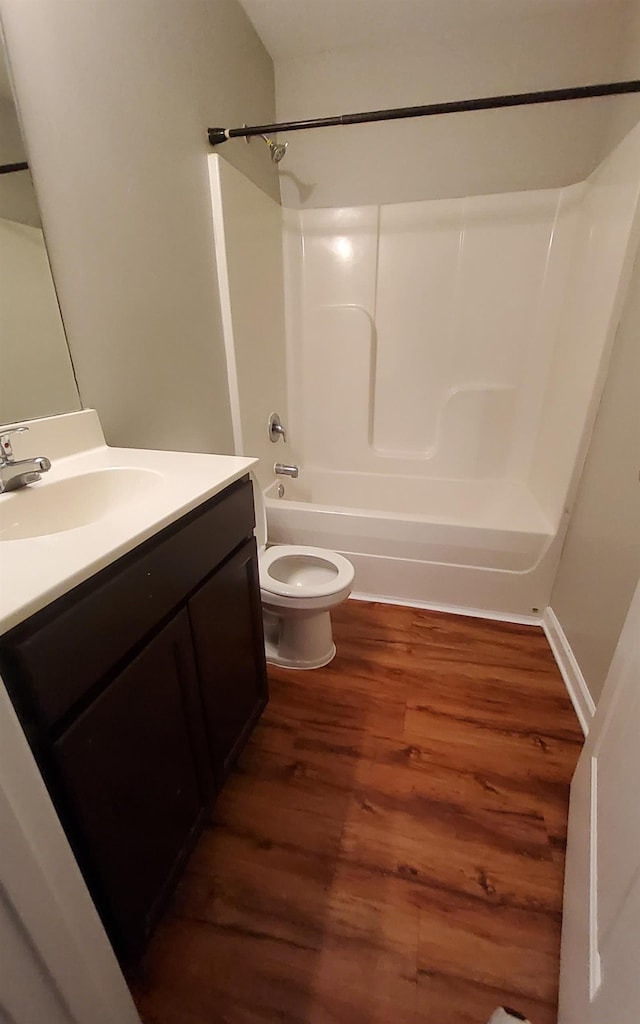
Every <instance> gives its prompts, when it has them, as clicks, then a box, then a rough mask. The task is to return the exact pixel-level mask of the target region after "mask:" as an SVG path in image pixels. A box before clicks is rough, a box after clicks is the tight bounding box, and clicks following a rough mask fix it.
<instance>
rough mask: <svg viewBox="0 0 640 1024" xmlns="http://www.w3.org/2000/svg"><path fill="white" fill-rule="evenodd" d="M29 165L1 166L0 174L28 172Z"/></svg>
mask: <svg viewBox="0 0 640 1024" xmlns="http://www.w3.org/2000/svg"><path fill="white" fill-rule="evenodd" d="M28 170H29V164H25V163H21V164H0V174H13V173H14V172H15V171H28Z"/></svg>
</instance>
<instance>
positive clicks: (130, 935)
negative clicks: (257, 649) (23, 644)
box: [53, 611, 206, 959]
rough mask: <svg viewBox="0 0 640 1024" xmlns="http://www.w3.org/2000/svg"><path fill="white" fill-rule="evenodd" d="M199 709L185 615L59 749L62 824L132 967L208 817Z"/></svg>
mask: <svg viewBox="0 0 640 1024" xmlns="http://www.w3.org/2000/svg"><path fill="white" fill-rule="evenodd" d="M194 701H197V680H196V678H195V671H194V664H193V649H192V643H191V633H190V629H189V620H188V617H187V613H186V611H182V612H180V614H179V615H177V616H176V618H175V619H173V620H172V621H171V622H170V623H169V625H167V626H166V627H165V628H164V629H163V630H162V631H161V632H160V633H159V634H158V635H157V636H156V637H155V638H154V639H153V640H152V641H151V642H150V643H149V644H148V646H147V647H145V648H144V650H143V651H142V652H141V653H140V654H139V655H138V657H136V658H135V659H134V660H133V661H132V662H131V663H130V664H129V665H128V666H127V668H126V669H125V670H124V671H123V672H122V673H121V675H119V676H118V677H117V678H116V679H115V680H114V681H113V682H112V683H111V684H110V685H109V687H108V688H107V689H106V690H105V692H104V693H103V694H102V695H101V696H100V697H99V698H98V699H97V700H96V701H94V703H93V704H91V706H90V707H89V708H88V709H87V710H86V711H85V712H84V713H83V714H82V715H80V717H79V718H78V719H77V720H76V721H75V723H74V724H73V725H72V726H71V727H70V728H69V729H68V730H67V732H65V733H64V734H63V735H62V736H61V738H60V739H59V740H57V742H56V743H55V744H54V749H53V760H54V766H55V772H56V775H57V776H58V779H57V782H58V785H59V787H60V797H61V800H62V808H61V809H62V811H63V816H64V817H65V818H68V821H66V822H65V824H66V825H67V828H68V833H69V835H70V838H71V840H72V843H73V845H74V846H75V847H76V853H77V856H78V859H79V862H80V865H81V867H82V868H83V870H84V872H85V876H86V878H87V882H88V884H89V888H90V889H91V891H92V894H93V896H94V899H95V900H96V904H97V906H98V909H99V910H100V911H101V913H102V915H103V917H104V919H105V924H106V925H107V930H108V931H109V932H110V934H111V937H112V940H113V941H114V945H115V946H116V949H117V950H118V952H119V953H120V954H121V955H123V956H124V958H125V959H129V958H131V957H134V956H136V955H137V954H138V953H139V952H140V951H141V949H142V947H143V945H144V942H145V939H146V937H147V935H148V933H149V931H150V929H151V927H152V925H153V922H154V919H155V917H156V915H157V913H158V910H159V907H160V905H161V903H162V897H163V895H164V893H165V891H166V890H167V889H168V886H169V885H170V882H171V879H172V876H173V875H174V873H175V872H176V870H177V869H178V868H179V866H180V863H181V860H182V858H183V856H184V855H185V854H186V853H187V852H188V850H189V848H190V840H191V837H192V835H193V834H194V832H195V830H196V828H197V825H198V823H199V819H200V816H201V814H202V812H203V808H204V803H205V788H206V787H205V785H204V784H203V779H202V776H201V775H200V774H199V771H198V766H199V764H200V761H199V756H198V755H199V742H198V729H197V725H198V723H197V718H196V716H195V715H194ZM195 710H196V711H197V706H196V707H195ZM202 742H204V737H202Z"/></svg>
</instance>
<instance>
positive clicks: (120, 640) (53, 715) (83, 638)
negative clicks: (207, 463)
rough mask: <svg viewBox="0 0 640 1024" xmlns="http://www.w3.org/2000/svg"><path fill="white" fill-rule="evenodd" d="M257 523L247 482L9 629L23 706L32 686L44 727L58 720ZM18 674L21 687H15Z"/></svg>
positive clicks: (5, 657)
mask: <svg viewBox="0 0 640 1024" xmlns="http://www.w3.org/2000/svg"><path fill="white" fill-rule="evenodd" d="M253 526H254V511H253V491H252V487H251V483H250V481H249V480H246V479H245V480H241V481H239V482H238V483H236V484H234V485H232V486H231V487H230V488H229V490H228V491H226V492H223V493H222V495H216V497H215V498H212V499H211V500H210V501H209V502H206V503H205V504H204V505H202V506H201V507H200V508H198V509H196V510H194V511H193V512H191V513H189V514H188V515H187V516H184V517H183V518H182V519H181V520H179V521H178V522H177V523H173V524H172V525H171V526H169V527H167V528H166V529H165V530H163V531H162V533H160V534H158V535H157V536H156V537H153V538H151V539H150V540H149V541H147V542H146V543H145V544H143V545H141V547H139V548H137V549H136V550H135V551H133V552H131V553H130V554H128V555H125V556H124V557H123V558H121V559H119V560H118V561H117V562H115V563H114V564H113V565H110V566H108V567H107V568H106V569H104V570H103V571H102V572H100V573H98V575H97V576H94V577H93V578H92V579H90V580H87V581H86V583H83V584H81V585H80V586H79V587H76V588H75V589H74V590H73V591H72V592H71V593H70V594H66V595H65V596H64V597H62V598H60V599H59V600H58V601H56V602H54V604H52V605H51V606H50V607H49V608H47V609H45V610H44V611H42V612H39V613H38V614H37V615H34V616H33V617H32V618H31V619H29V620H28V622H27V623H23V624H22V625H21V626H18V627H17V628H16V629H15V630H13V631H12V632H11V633H9V634H7V636H6V637H5V638H4V639H3V641H2V661H3V665H2V668H3V674H6V676H7V679H6V682H7V684H8V685H9V686H10V688H11V689H12V694H13V697H14V700H16V703H17V704H22V705H23V711H25V712H26V714H27V715H28V709H27V708H26V707H25V705H24V701H23V700H21V697H22V694H21V693H20V692H19V689H20V688H21V687H23V686H24V685H25V684H26V686H27V689H28V694H27V697H28V699H29V700H30V701H31V702H35V705H36V708H37V713H38V715H39V717H40V719H41V721H42V722H43V724H45V725H47V726H52V725H54V724H55V723H56V722H57V721H58V720H59V719H60V718H61V717H62V716H63V715H64V714H66V712H67V711H69V709H70V708H71V707H72V705H73V704H74V703H75V702H76V701H78V700H79V699H80V698H81V697H82V696H83V695H84V694H85V693H86V692H87V691H88V690H90V689H91V687H93V686H94V685H95V684H96V683H98V682H99V681H100V680H101V679H102V678H103V677H104V676H105V675H106V674H107V673H108V672H109V671H110V670H111V669H113V668H114V666H115V665H117V663H118V662H119V661H120V659H122V658H123V657H125V656H126V654H127V653H128V651H130V650H131V649H132V648H133V647H135V646H136V644H138V643H139V642H140V641H141V640H142V639H143V638H144V637H145V635H147V634H148V633H150V632H151V631H152V630H153V629H154V628H155V627H156V626H157V624H158V623H159V622H161V621H162V620H163V619H164V618H165V617H166V616H167V615H168V614H170V613H171V611H172V610H173V609H174V608H176V607H177V605H178V604H180V603H181V602H183V601H184V600H185V598H186V596H187V595H188V594H189V593H190V592H191V591H193V590H194V588H195V587H197V586H198V584H199V583H200V582H201V581H202V580H203V579H205V578H206V577H207V576H208V575H209V574H210V573H211V572H212V571H213V570H214V569H215V568H216V566H217V565H219V564H220V562H222V561H223V559H224V558H225V557H226V556H227V555H228V554H229V553H230V552H231V551H233V550H235V548H236V547H238V545H239V544H241V543H242V542H243V541H244V540H245V539H246V538H247V537H249V536H250V535H251V533H252V530H253ZM12 679H15V680H18V679H19V680H20V686H19V687H18V686H17V685H14V686H11V683H12Z"/></svg>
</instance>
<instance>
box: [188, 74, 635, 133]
mask: <svg viewBox="0 0 640 1024" xmlns="http://www.w3.org/2000/svg"><path fill="white" fill-rule="evenodd" d="M632 92H640V81H632V82H609V83H606V84H604V85H581V86H577V87H576V88H572V89H547V90H545V91H542V92H520V93H514V94H513V95H509V96H486V97H483V98H480V99H475V100H454V101H453V102H451V103H428V104H427V105H426V106H421V107H394V108H391V109H390V110H368V111H364V112H362V113H360V114H340V115H339V116H338V117H315V118H312V119H311V120H308V121H282V122H280V123H279V124H260V125H251V126H249V125H246V124H245V125H243V126H242V128H208V129H207V134H208V136H209V142H210V143H211V145H212V146H219V145H220V144H221V143H222V142H226V141H227V140H228V139H237V138H245V139H246V138H250V137H251V136H253V135H269V134H273V133H275V132H299V131H304V130H305V129H307V128H333V127H335V126H337V125H341V124H365V123H367V122H371V121H399V120H401V119H402V118H405V117H429V115H431V114H457V113H460V112H462V111H465V110H493V109H495V108H498V107H526V106H531V105H533V104H535V103H558V102H560V101H561V100H582V99H590V98H591V97H593V96H619V95H622V94H624V93H632Z"/></svg>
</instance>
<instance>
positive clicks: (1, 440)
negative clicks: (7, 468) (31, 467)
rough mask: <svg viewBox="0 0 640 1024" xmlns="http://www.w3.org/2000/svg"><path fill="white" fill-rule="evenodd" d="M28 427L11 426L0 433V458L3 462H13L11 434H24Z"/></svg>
mask: <svg viewBox="0 0 640 1024" xmlns="http://www.w3.org/2000/svg"><path fill="white" fill-rule="evenodd" d="M28 429H29V428H28V427H11V428H10V429H9V430H3V431H2V432H1V433H0V459H1V460H2V461H3V462H13V447H12V445H11V435H12V434H24V433H25V432H26V431H27V430H28Z"/></svg>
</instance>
